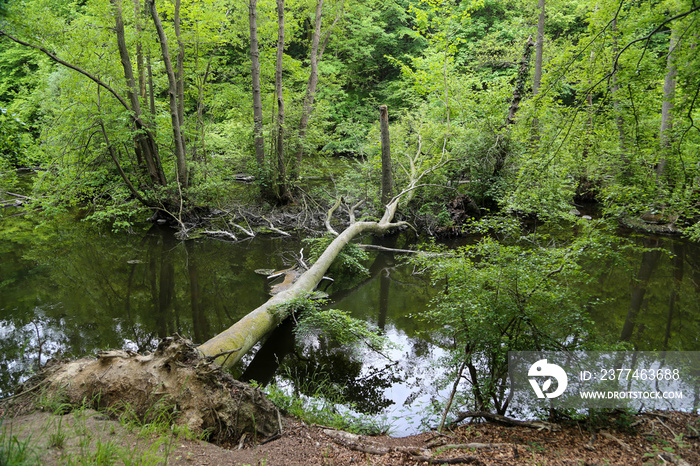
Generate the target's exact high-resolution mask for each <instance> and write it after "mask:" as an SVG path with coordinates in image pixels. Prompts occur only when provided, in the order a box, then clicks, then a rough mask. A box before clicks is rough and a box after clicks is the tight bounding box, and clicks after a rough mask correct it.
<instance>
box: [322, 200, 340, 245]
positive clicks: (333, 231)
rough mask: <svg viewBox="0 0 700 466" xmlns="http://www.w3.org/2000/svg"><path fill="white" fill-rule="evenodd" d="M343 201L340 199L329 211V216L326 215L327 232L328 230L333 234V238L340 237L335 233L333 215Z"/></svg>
mask: <svg viewBox="0 0 700 466" xmlns="http://www.w3.org/2000/svg"><path fill="white" fill-rule="evenodd" d="M342 201H343V198H342V197H339V198H338V200H337V201H335V204H333V206H332V207H331V208H330V209H329V210H328V214H326V222H325V223H326V230H328V232H329V233H331V234H332V235H333V236H338V234H339V233H338V232H337V231H335V228H333V227H332V226H331V218H332V217H333V213H334V212H335V211H336V210H338V207H340V203H341V202H342Z"/></svg>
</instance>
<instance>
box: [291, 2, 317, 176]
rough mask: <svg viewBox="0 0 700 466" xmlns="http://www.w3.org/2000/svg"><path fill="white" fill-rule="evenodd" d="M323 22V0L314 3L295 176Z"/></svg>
mask: <svg viewBox="0 0 700 466" xmlns="http://www.w3.org/2000/svg"><path fill="white" fill-rule="evenodd" d="M322 20H323V0H318V2H316V11H315V13H314V33H313V35H312V36H311V53H310V54H309V68H310V72H309V81H308V82H307V83H306V94H305V95H304V107H303V109H302V111H301V119H300V120H299V135H298V145H297V153H296V167H295V170H294V171H295V174H298V172H299V170H300V169H301V161H302V158H303V157H304V142H305V140H306V128H307V127H308V125H309V118H311V112H313V105H314V99H315V96H316V87H317V86H318V60H319V50H318V47H319V43H320V41H321V22H322Z"/></svg>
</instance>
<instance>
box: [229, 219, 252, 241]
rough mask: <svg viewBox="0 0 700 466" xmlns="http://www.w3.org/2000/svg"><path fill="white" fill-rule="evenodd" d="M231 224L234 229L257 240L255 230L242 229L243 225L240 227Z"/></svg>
mask: <svg viewBox="0 0 700 466" xmlns="http://www.w3.org/2000/svg"><path fill="white" fill-rule="evenodd" d="M229 224H230V225H231V226H232V227H236V228H238V229H239V230H241V231H242V232H243V233H245V234H246V235H248V236H250V237H251V238H255V232H254V231H253V230H249V229H247V228H245V227H242V226H241V225H239V224H237V223H233V222H229ZM248 226H249V227H250V225H248Z"/></svg>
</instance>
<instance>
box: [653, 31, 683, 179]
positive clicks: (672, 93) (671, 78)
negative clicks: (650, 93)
mask: <svg viewBox="0 0 700 466" xmlns="http://www.w3.org/2000/svg"><path fill="white" fill-rule="evenodd" d="M677 43H678V32H677V28H673V29H672V30H671V41H670V44H669V46H668V56H667V58H666V76H665V78H664V97H663V102H662V104H661V128H660V129H659V143H660V146H661V147H660V149H661V159H660V160H659V163H658V164H657V165H656V179H657V182H660V181H661V179H662V178H663V176H664V175H665V174H666V173H665V172H666V164H667V162H668V153H669V151H670V148H671V135H670V133H671V131H672V130H673V114H672V111H673V107H674V106H675V99H676V75H677V74H678V70H677V68H676V63H675V61H676V60H675V49H676V44H677Z"/></svg>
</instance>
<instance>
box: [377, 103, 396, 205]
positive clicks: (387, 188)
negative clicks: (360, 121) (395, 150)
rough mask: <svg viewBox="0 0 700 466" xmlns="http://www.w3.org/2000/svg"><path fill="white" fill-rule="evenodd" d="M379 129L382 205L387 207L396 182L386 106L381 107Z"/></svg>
mask: <svg viewBox="0 0 700 466" xmlns="http://www.w3.org/2000/svg"><path fill="white" fill-rule="evenodd" d="M379 127H380V131H381V135H382V204H383V205H387V204H389V200H390V199H391V197H392V195H393V192H394V181H393V177H392V173H391V142H390V140H389V112H388V110H387V107H386V105H381V106H380V107H379Z"/></svg>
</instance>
